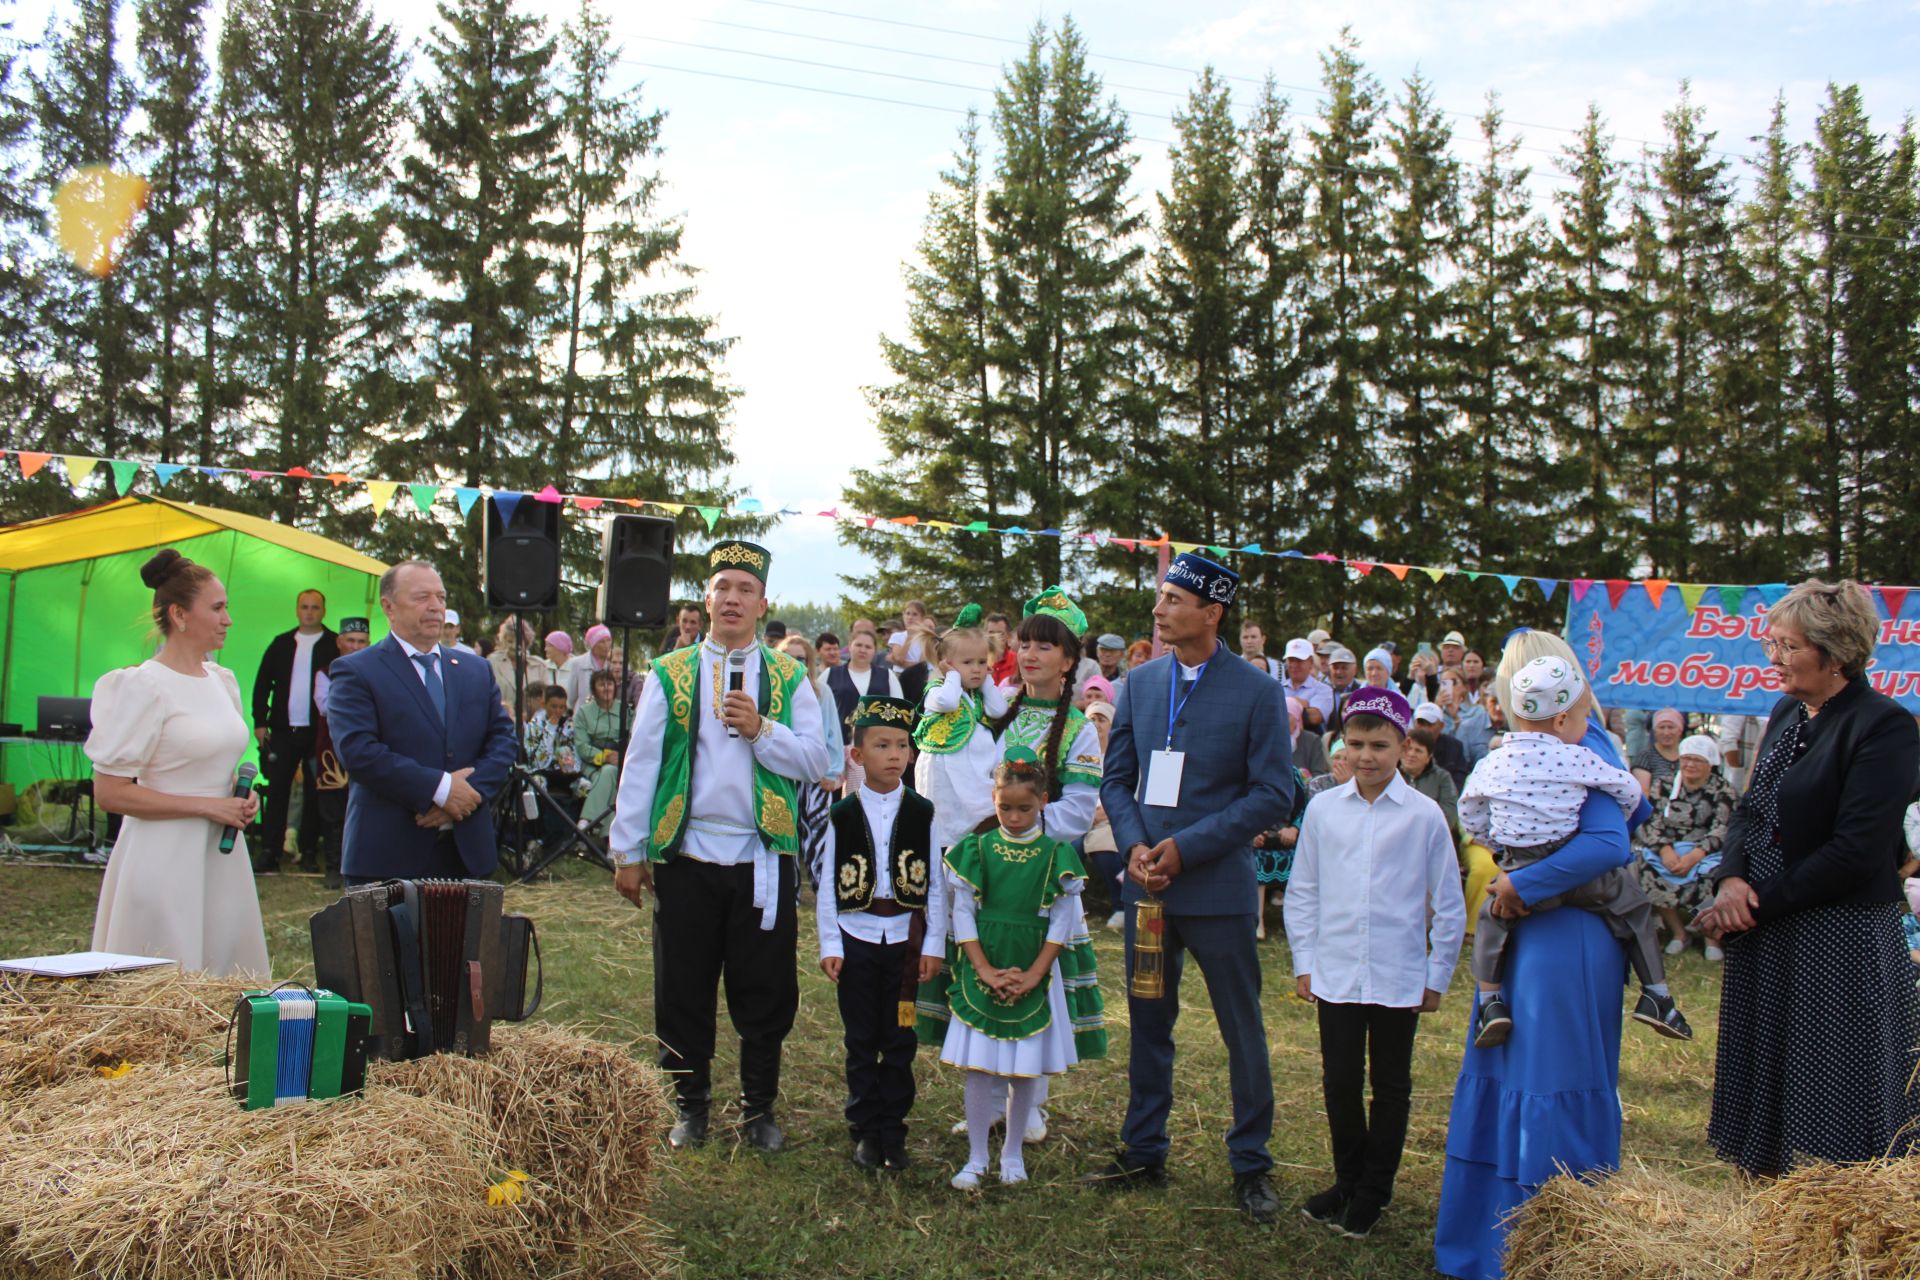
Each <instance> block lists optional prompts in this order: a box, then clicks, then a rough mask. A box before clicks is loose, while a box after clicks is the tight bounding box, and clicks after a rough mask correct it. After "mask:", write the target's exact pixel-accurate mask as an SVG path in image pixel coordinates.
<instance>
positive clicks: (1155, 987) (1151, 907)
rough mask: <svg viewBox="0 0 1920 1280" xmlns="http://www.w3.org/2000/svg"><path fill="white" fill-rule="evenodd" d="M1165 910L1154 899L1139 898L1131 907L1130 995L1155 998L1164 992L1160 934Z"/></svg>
mask: <svg viewBox="0 0 1920 1280" xmlns="http://www.w3.org/2000/svg"><path fill="white" fill-rule="evenodd" d="M1166 926H1167V913H1166V908H1165V907H1164V906H1162V905H1161V903H1160V899H1158V898H1152V897H1149V898H1142V899H1141V900H1140V901H1139V902H1136V903H1135V904H1134V907H1133V986H1132V990H1133V994H1134V995H1135V996H1137V997H1139V998H1140V999H1142V1000H1158V999H1160V998H1161V997H1162V996H1164V995H1166V994H1167V950H1166V945H1165V943H1164V941H1163V940H1162V935H1163V934H1164V933H1165V932H1166Z"/></svg>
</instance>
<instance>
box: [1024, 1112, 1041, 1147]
mask: <svg viewBox="0 0 1920 1280" xmlns="http://www.w3.org/2000/svg"><path fill="white" fill-rule="evenodd" d="M1046 1140H1047V1109H1046V1108H1045V1107H1035V1108H1034V1109H1033V1123H1032V1124H1030V1125H1028V1126H1027V1132H1026V1136H1025V1137H1024V1138H1022V1139H1021V1141H1022V1142H1023V1143H1025V1144H1027V1145H1031V1144H1033V1143H1036V1142H1045V1141H1046Z"/></svg>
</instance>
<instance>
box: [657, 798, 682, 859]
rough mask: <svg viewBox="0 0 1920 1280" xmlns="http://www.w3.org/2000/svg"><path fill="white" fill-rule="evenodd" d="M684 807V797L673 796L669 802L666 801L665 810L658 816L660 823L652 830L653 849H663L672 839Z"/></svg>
mask: <svg viewBox="0 0 1920 1280" xmlns="http://www.w3.org/2000/svg"><path fill="white" fill-rule="evenodd" d="M686 807H687V798H686V797H685V796H674V797H673V798H672V799H671V800H669V801H667V807H666V809H665V810H663V811H662V812H661V814H660V822H659V824H658V825H657V826H655V827H654V829H653V844H654V847H655V848H665V847H666V845H667V843H668V842H669V841H671V840H672V839H673V833H674V832H676V831H678V830H679V829H680V814H681V813H682V811H684V810H685V809H686Z"/></svg>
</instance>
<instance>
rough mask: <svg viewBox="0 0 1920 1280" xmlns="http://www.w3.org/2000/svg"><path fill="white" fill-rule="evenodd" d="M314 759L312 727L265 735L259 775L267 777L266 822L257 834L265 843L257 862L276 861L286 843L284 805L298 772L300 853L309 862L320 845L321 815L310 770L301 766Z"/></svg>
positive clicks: (290, 799) (289, 799)
mask: <svg viewBox="0 0 1920 1280" xmlns="http://www.w3.org/2000/svg"><path fill="white" fill-rule="evenodd" d="M312 759H313V728H312V726H311V725H309V726H308V727H306V728H304V729H275V730H273V731H272V732H270V733H269V734H267V746H266V750H264V751H262V752H261V753H260V776H261V777H263V778H265V779H266V780H267V804H266V809H267V814H266V825H265V826H264V827H263V828H261V831H260V836H261V839H262V840H264V841H265V846H264V848H263V850H262V852H261V854H260V865H261V866H263V867H272V866H275V865H277V864H278V863H279V861H280V855H281V854H282V853H283V852H285V850H286V845H287V808H288V806H289V805H291V804H292V802H293V775H294V774H295V773H296V772H298V773H299V774H300V778H301V787H300V840H299V844H300V856H301V857H302V858H303V859H306V860H308V861H311V860H312V859H313V857H314V854H315V853H316V852H317V851H318V848H319V836H320V815H319V814H318V813H317V812H316V811H315V806H314V802H313V795H314V785H313V773H312V771H311V770H304V771H303V770H301V768H300V766H301V765H303V764H306V763H307V762H308V761H310V760H312Z"/></svg>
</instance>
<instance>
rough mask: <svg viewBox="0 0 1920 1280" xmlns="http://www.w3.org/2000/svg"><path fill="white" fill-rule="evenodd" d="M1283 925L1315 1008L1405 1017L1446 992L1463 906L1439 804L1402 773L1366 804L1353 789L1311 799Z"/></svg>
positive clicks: (1462, 932)
mask: <svg viewBox="0 0 1920 1280" xmlns="http://www.w3.org/2000/svg"><path fill="white" fill-rule="evenodd" d="M1429 909H1431V911H1432V917H1431V921H1429V917H1428V911H1429ZM1286 923H1287V945H1288V946H1289V947H1290V948H1292V951H1293V972H1294V976H1295V977H1298V976H1300V975H1301V974H1310V975H1311V976H1312V978H1313V996H1314V999H1316V1000H1329V1001H1332V1002H1333V1003H1335V1004H1377V1005H1385V1006H1387V1007H1388V1008H1393V1009H1412V1008H1417V1007H1418V1006H1419V1004H1420V1002H1421V999H1422V998H1423V997H1424V995H1425V993H1426V992H1427V991H1428V990H1433V991H1440V992H1444V991H1445V990H1446V989H1447V987H1448V985H1449V984H1450V983H1451V982H1452V981H1453V970H1454V966H1455V965H1456V964H1457V963H1458V961H1459V959H1460V945H1461V942H1462V940H1463V939H1464V938H1465V937H1466V930H1467V908H1466V901H1465V899H1464V898H1463V896H1462V894H1461V891H1460V864H1459V862H1458V861H1457V860H1456V858H1455V856H1454V850H1453V834H1452V833H1451V832H1450V831H1448V829H1447V820H1446V817H1445V816H1444V815H1443V814H1442V813H1441V812H1440V806H1439V805H1438V804H1435V803H1434V802H1433V801H1432V800H1431V799H1429V798H1427V797H1426V796H1424V795H1422V794H1420V793H1419V792H1418V791H1415V790H1414V789H1413V788H1412V787H1411V786H1409V785H1408V784H1407V780H1406V779H1405V778H1403V777H1401V776H1400V774H1399V773H1398V772H1395V774H1394V775H1393V777H1392V778H1391V779H1390V780H1389V781H1388V783H1387V786H1386V789H1385V790H1384V791H1382V792H1381V793H1380V795H1379V796H1378V797H1377V798H1376V799H1375V800H1374V801H1373V802H1372V803H1368V801H1367V800H1366V799H1365V798H1364V797H1362V796H1361V794H1360V784H1359V783H1358V782H1357V781H1349V782H1346V783H1344V784H1342V785H1341V786H1338V787H1335V788H1333V789H1332V790H1331V791H1325V792H1322V793H1321V794H1319V795H1317V796H1315V797H1314V799H1313V803H1312V804H1310V805H1308V806H1307V815H1306V817H1305V819H1303V820H1302V821H1301V824H1300V839H1299V842H1298V846H1297V847H1296V849H1295V850H1294V855H1293V874H1292V876H1291V877H1290V878H1289V879H1288V881H1287V901H1286Z"/></svg>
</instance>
